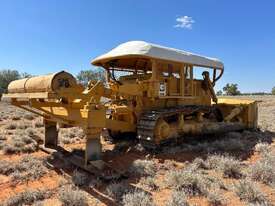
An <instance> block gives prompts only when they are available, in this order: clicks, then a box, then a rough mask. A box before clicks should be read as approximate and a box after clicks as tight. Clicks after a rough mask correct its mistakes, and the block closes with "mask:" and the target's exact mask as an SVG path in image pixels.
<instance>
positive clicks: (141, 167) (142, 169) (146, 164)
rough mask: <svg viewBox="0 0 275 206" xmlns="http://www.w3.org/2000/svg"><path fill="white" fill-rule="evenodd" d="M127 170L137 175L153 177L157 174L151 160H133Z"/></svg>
mask: <svg viewBox="0 0 275 206" xmlns="http://www.w3.org/2000/svg"><path fill="white" fill-rule="evenodd" d="M129 170H130V172H132V173H134V174H137V175H150V176H154V175H155V174H156V172H157V167H156V164H155V163H154V162H153V161H152V160H135V161H134V162H133V163H132V165H131V167H130V169H129Z"/></svg>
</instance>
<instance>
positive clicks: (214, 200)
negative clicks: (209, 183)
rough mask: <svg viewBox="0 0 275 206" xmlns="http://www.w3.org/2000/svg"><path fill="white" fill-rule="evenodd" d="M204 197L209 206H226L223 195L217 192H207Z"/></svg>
mask: <svg viewBox="0 0 275 206" xmlns="http://www.w3.org/2000/svg"><path fill="white" fill-rule="evenodd" d="M206 197H207V200H208V201H209V203H210V204H211V205H214V206H220V205H225V204H226V200H225V198H224V197H223V194H222V193H221V192H220V191H219V190H211V191H209V192H208V193H207V195H206Z"/></svg>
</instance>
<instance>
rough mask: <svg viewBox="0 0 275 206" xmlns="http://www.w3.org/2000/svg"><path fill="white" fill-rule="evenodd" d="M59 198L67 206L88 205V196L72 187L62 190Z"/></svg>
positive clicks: (65, 187)
mask: <svg viewBox="0 0 275 206" xmlns="http://www.w3.org/2000/svg"><path fill="white" fill-rule="evenodd" d="M58 198H59V200H60V201H61V202H62V204H63V205H66V206H86V205H88V200H87V196H86V194H85V193H84V192H82V191H81V190H79V189H77V188H74V187H73V186H71V185H68V186H64V187H62V188H60V190H59V192H58Z"/></svg>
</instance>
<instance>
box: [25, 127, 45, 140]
mask: <svg viewBox="0 0 275 206" xmlns="http://www.w3.org/2000/svg"><path fill="white" fill-rule="evenodd" d="M25 133H26V135H27V136H29V137H30V138H32V139H33V140H34V141H36V142H37V143H39V142H41V141H42V138H41V137H40V136H39V135H37V134H36V131H35V130H34V129H33V128H27V129H26V130H25Z"/></svg>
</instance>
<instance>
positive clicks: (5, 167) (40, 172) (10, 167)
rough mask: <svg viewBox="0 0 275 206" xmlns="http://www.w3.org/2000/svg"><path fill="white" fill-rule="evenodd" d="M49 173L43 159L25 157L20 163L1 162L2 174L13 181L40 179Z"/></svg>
mask: <svg viewBox="0 0 275 206" xmlns="http://www.w3.org/2000/svg"><path fill="white" fill-rule="evenodd" d="M46 173H47V168H46V167H45V166H44V164H43V161H42V160H41V159H38V158H35V157H31V156H25V157H23V158H22V159H21V160H20V161H18V162H9V161H5V160H2V161H0V174H4V175H10V176H11V179H12V180H13V181H28V180H35V179H39V178H40V177H42V176H44V175H45V174H46Z"/></svg>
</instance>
